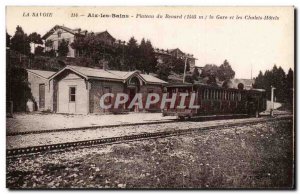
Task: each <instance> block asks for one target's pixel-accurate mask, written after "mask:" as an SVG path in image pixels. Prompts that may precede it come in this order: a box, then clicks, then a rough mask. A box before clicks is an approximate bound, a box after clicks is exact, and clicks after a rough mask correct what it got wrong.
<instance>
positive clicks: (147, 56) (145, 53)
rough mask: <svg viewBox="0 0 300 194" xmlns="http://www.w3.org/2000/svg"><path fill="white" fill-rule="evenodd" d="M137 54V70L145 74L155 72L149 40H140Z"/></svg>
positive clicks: (153, 56)
mask: <svg viewBox="0 0 300 194" xmlns="http://www.w3.org/2000/svg"><path fill="white" fill-rule="evenodd" d="M138 53H139V56H138V57H139V59H138V61H139V63H140V64H139V65H138V67H137V69H139V70H141V71H143V72H146V73H150V72H155V70H156V69H155V68H156V63H157V61H156V58H155V54H154V49H153V47H152V44H151V42H150V40H147V41H145V39H144V38H143V39H142V41H141V44H140V45H139V52H138Z"/></svg>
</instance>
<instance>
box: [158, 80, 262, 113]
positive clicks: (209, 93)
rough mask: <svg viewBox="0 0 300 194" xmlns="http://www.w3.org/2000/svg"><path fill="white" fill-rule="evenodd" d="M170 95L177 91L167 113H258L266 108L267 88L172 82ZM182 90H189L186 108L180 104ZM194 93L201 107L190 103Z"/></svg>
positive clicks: (166, 88) (167, 107) (187, 91)
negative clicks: (248, 88)
mask: <svg viewBox="0 0 300 194" xmlns="http://www.w3.org/2000/svg"><path fill="white" fill-rule="evenodd" d="M165 92H167V95H168V97H169V98H171V97H172V96H173V95H176V101H175V106H174V107H171V106H170V104H167V105H166V106H165V107H164V109H163V110H162V114H163V116H177V117H178V118H180V119H183V118H191V117H194V116H209V115H249V116H256V117H258V116H259V114H260V113H261V112H263V111H265V110H266V108H267V99H266V91H265V90H263V89H250V90H245V89H235V88H222V87H219V86H211V85H206V84H189V83H182V84H170V85H167V86H165ZM180 93H188V96H187V97H186V98H185V102H184V104H185V105H186V106H185V108H178V105H179V104H180ZM192 93H194V98H193V100H194V103H195V105H197V108H190V106H189V105H188V104H189V102H190V100H191V97H192V95H191V94H192ZM181 103H182V102H181Z"/></svg>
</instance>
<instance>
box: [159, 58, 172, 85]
mask: <svg viewBox="0 0 300 194" xmlns="http://www.w3.org/2000/svg"><path fill="white" fill-rule="evenodd" d="M171 63H172V60H170V59H169V60H165V61H164V62H162V63H157V65H156V69H157V70H156V73H157V75H158V78H160V79H162V80H165V81H168V77H169V75H170V73H171Z"/></svg>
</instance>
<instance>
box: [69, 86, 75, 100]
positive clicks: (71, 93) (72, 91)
mask: <svg viewBox="0 0 300 194" xmlns="http://www.w3.org/2000/svg"><path fill="white" fill-rule="evenodd" d="M69 101H70V102H75V101H76V87H74V86H72V87H70V88H69Z"/></svg>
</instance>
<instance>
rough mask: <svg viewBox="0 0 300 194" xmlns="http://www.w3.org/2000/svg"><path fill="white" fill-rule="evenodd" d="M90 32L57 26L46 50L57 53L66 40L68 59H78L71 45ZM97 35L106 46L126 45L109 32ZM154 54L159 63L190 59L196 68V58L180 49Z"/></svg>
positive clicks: (49, 33)
mask: <svg viewBox="0 0 300 194" xmlns="http://www.w3.org/2000/svg"><path fill="white" fill-rule="evenodd" d="M88 33H89V32H87V30H81V29H80V28H76V29H71V28H68V27H65V26H59V25H56V26H54V27H53V28H51V29H50V30H49V31H48V32H47V33H46V34H45V35H44V36H43V37H42V38H43V39H44V41H45V42H47V41H49V40H50V41H52V45H51V46H50V47H49V46H45V50H46V51H49V50H52V49H53V50H55V51H57V49H58V45H59V44H60V42H61V41H62V40H63V39H65V40H66V41H68V42H69V53H68V55H67V57H76V56H78V53H77V52H76V51H75V50H74V49H73V48H72V47H71V46H70V44H71V43H72V42H73V41H74V39H75V38H76V36H75V35H76V34H80V35H82V36H85V35H87V34H88ZM94 34H95V35H97V36H98V37H99V38H100V39H101V40H102V41H103V42H104V43H105V44H107V45H109V46H112V45H120V44H126V42H125V41H121V40H117V39H116V38H114V37H113V36H112V35H111V34H110V33H109V32H108V31H104V32H96V33H94ZM154 53H155V56H156V58H157V59H158V61H161V62H162V61H163V60H164V59H166V58H168V57H175V58H182V59H185V58H188V60H189V64H190V69H191V70H193V68H194V67H195V60H196V58H194V56H193V55H192V54H187V53H184V52H182V51H181V50H180V49H179V48H176V49H167V50H163V49H158V48H157V49H154Z"/></svg>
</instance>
